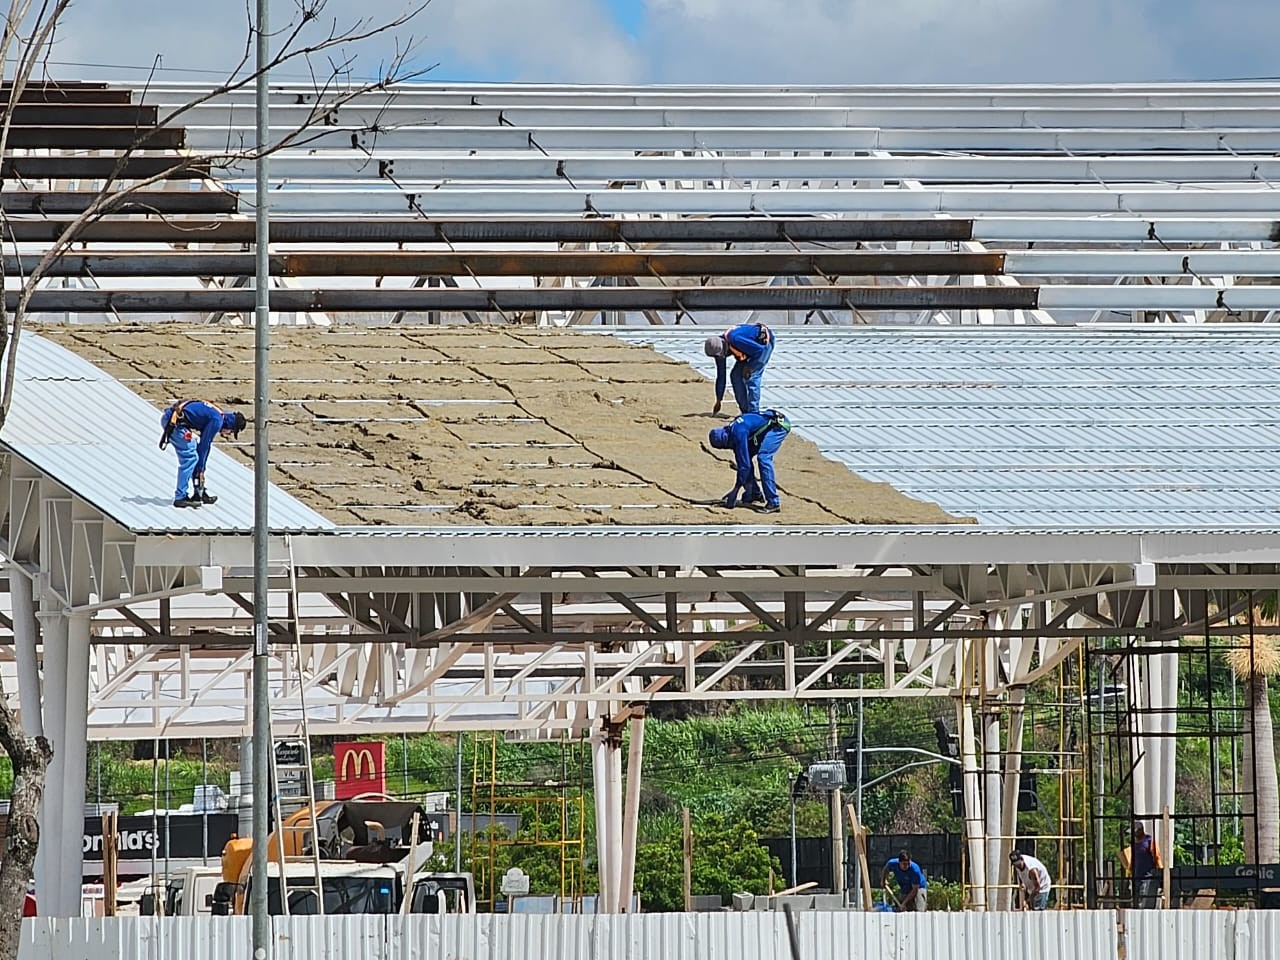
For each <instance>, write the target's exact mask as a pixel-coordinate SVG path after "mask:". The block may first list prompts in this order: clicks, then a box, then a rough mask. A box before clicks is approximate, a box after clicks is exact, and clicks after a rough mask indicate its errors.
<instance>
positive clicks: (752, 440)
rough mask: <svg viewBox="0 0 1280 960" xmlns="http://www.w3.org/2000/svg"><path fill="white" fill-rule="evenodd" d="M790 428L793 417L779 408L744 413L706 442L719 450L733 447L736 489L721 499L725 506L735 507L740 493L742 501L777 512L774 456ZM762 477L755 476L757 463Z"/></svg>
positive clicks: (778, 504)
mask: <svg viewBox="0 0 1280 960" xmlns="http://www.w3.org/2000/svg"><path fill="white" fill-rule="evenodd" d="M790 432H791V421H789V420H788V419H787V418H786V417H785V416H784V415H783V414H781V413H779V412H778V411H777V410H762V411H760V412H759V413H744V414H742V415H741V416H739V417H735V418H734V420H733V422H732V423H730V424H729V425H728V426H727V427H716V428H715V429H714V430H712V431H711V432H710V433H709V434H708V435H707V442H708V443H710V444H711V446H713V447H714V448H715V449H717V450H732V451H733V460H734V468H735V470H736V476H735V478H734V483H733V489H732V490H730V491H729V492H728V493H726V494H725V495H724V497H723V498H722V499H721V500H720V505H721V506H723V507H736V506H737V505H738V494H739V493H741V494H742V503H743V504H744V505H745V506H749V507H752V508H753V509H754V510H755V511H756V512H757V513H777V512H778V511H779V510H780V509H782V505H781V503H780V502H779V500H778V484H777V480H776V479H775V477H774V473H773V456H774V454H775V453H777V452H778V448H779V447H780V446H782V441H783V440H785V439H787V434H788V433H790ZM757 465H758V466H759V468H760V477H759V479H758V480H757V478H756V466H757Z"/></svg>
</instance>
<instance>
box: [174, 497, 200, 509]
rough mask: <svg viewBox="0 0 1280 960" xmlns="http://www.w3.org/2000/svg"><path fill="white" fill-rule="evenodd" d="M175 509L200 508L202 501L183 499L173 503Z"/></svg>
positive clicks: (193, 498)
mask: <svg viewBox="0 0 1280 960" xmlns="http://www.w3.org/2000/svg"><path fill="white" fill-rule="evenodd" d="M173 505H174V506H175V507H198V506H200V500H199V498H197V497H183V498H182V499H181V500H175V501H173Z"/></svg>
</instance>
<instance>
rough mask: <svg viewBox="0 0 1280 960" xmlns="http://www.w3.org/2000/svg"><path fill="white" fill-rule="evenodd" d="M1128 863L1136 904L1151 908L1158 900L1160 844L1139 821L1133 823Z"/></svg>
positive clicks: (1160, 867)
mask: <svg viewBox="0 0 1280 960" xmlns="http://www.w3.org/2000/svg"><path fill="white" fill-rule="evenodd" d="M1129 863H1130V866H1131V869H1132V871H1133V886H1134V896H1135V897H1136V899H1137V905H1138V906H1139V907H1142V908H1144V909H1147V910H1150V909H1153V908H1154V907H1155V906H1156V905H1157V904H1158V902H1159V898H1160V894H1159V892H1158V890H1157V887H1158V881H1157V879H1156V871H1157V870H1163V869H1164V863H1162V862H1161V860H1160V845H1159V844H1157V843H1156V840H1155V837H1153V836H1151V835H1150V834H1148V833H1147V829H1146V827H1144V826H1143V825H1142V824H1140V823H1135V824H1134V825H1133V844H1132V846H1130V848H1129Z"/></svg>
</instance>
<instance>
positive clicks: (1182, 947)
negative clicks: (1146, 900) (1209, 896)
mask: <svg viewBox="0 0 1280 960" xmlns="http://www.w3.org/2000/svg"><path fill="white" fill-rule="evenodd" d="M1124 929H1125V933H1124V940H1125V948H1126V952H1125V957H1126V960H1276V958H1277V957H1280V910H1179V911H1177V912H1176V913H1169V912H1167V911H1164V910H1126V911H1125V913H1124Z"/></svg>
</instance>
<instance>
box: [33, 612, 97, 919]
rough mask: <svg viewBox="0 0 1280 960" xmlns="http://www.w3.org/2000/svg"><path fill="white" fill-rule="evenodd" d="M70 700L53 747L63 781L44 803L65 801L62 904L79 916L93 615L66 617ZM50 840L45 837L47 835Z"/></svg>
mask: <svg viewBox="0 0 1280 960" xmlns="http://www.w3.org/2000/svg"><path fill="white" fill-rule="evenodd" d="M66 684H67V703H66V722H65V724H64V726H63V742H62V743H61V744H58V745H57V746H55V749H57V750H61V751H62V753H63V756H65V757H66V763H65V766H64V767H63V775H62V776H63V779H62V781H61V782H60V783H54V782H51V784H50V785H51V786H54V787H55V790H54V792H52V794H46V795H45V803H49V802H55V803H56V802H58V801H59V800H61V802H62V831H63V832H62V835H61V836H60V837H58V838H57V845H58V847H59V848H60V852H59V857H60V858H61V867H60V869H61V877H60V879H59V886H60V888H61V891H62V903H63V905H64V908H65V909H67V910H68V911H69V912H68V913H64V914H63V915H64V916H79V915H80V887H81V885H82V884H83V882H84V795H85V777H86V769H85V762H86V760H87V758H88V753H89V615H88V614H84V613H81V614H73V615H71V616H70V617H68V618H67V677H66ZM44 839H47V838H44Z"/></svg>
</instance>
